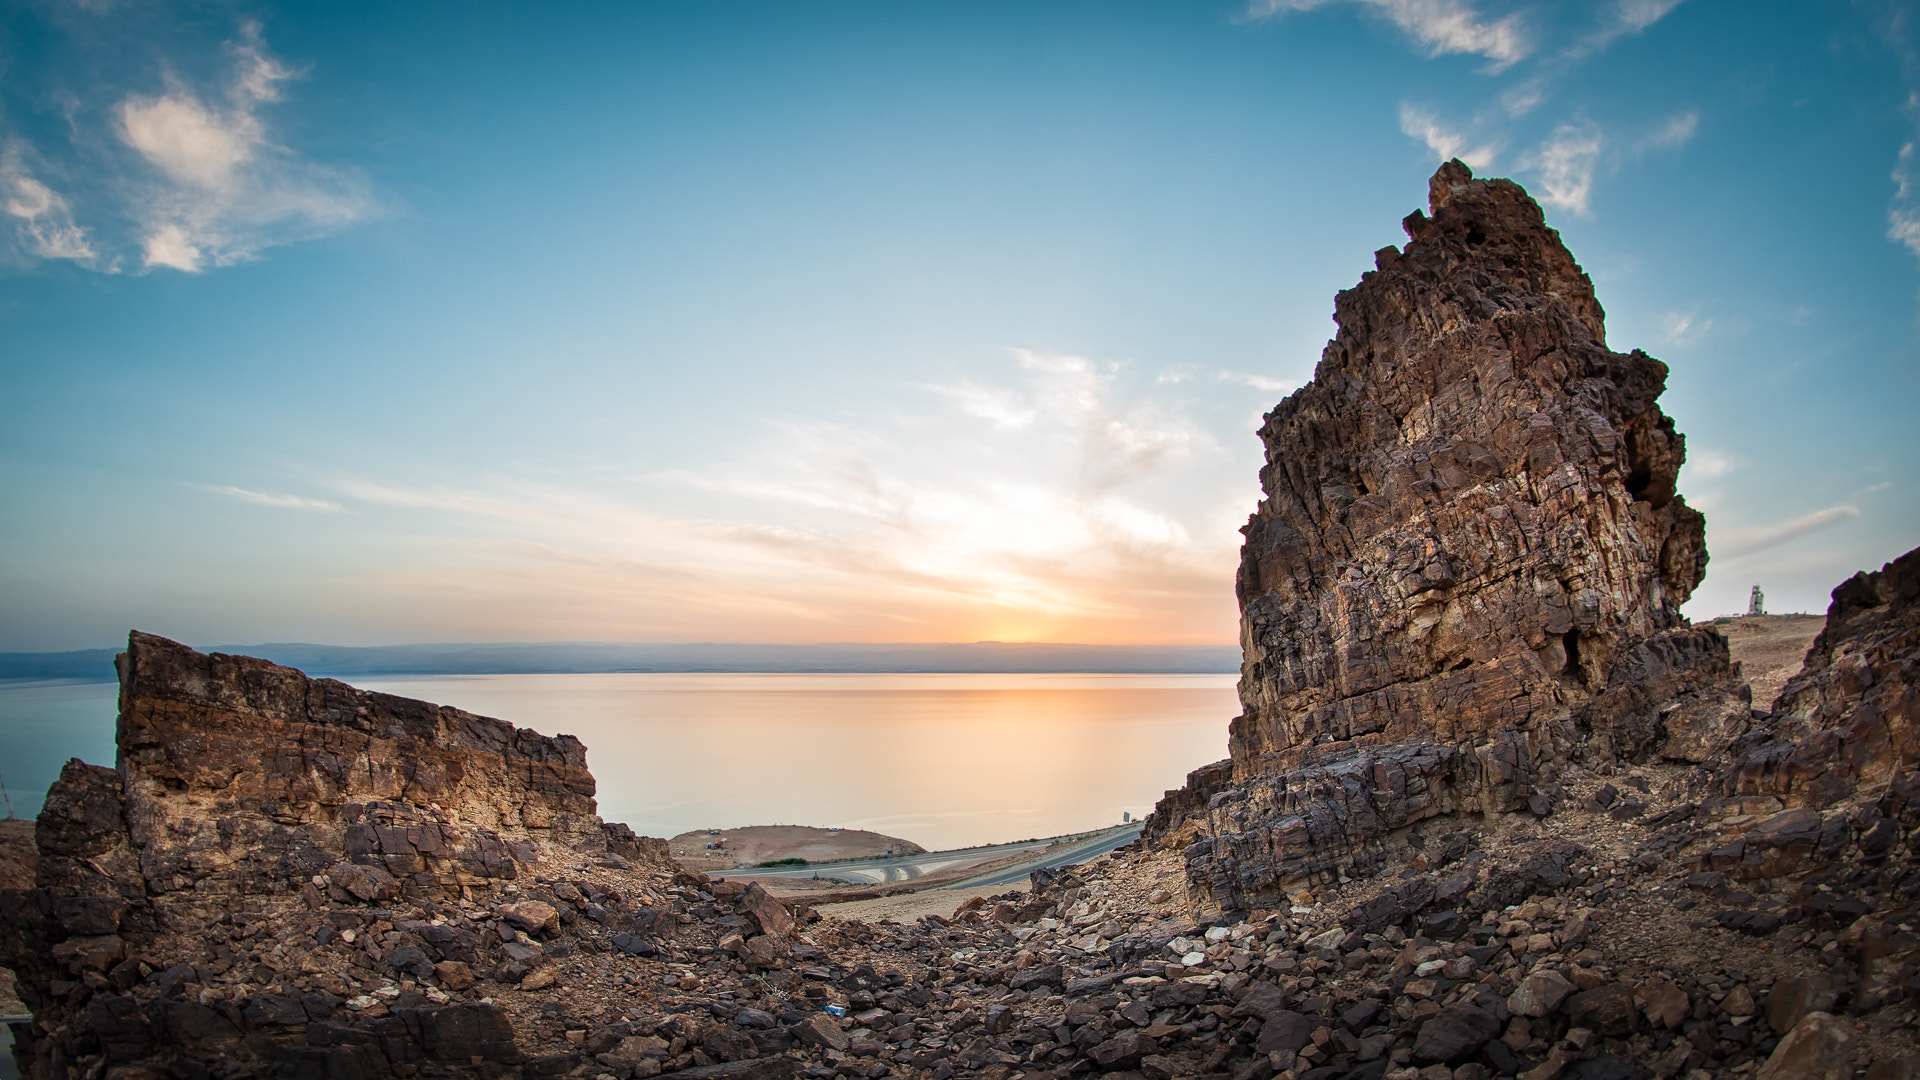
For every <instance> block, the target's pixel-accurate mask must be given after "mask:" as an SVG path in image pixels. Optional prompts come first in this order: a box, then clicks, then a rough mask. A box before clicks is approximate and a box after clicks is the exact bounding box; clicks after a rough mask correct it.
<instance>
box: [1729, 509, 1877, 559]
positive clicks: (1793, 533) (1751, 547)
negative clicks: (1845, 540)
mask: <svg viewBox="0 0 1920 1080" xmlns="http://www.w3.org/2000/svg"><path fill="white" fill-rule="evenodd" d="M1859 516H1860V508H1859V507H1857V506H1854V505H1853V504H1851V503H1841V504H1840V505H1838V506H1829V507H1827V508H1826V509H1825V510H1816V511H1814V512H1813V513H1811V514H1808V515H1806V516H1804V517H1798V518H1794V519H1793V520H1792V521H1787V522H1782V523H1781V524H1778V525H1771V526H1766V527H1763V528H1758V529H1746V530H1740V531H1735V532H1732V533H1729V534H1728V535H1727V536H1726V537H1725V538H1724V539H1720V540H1717V541H1715V542H1713V544H1712V550H1713V552H1714V554H1716V555H1724V556H1727V557H1729V558H1731V557H1734V556H1739V555H1752V554H1754V553H1755V552H1759V551H1765V550H1767V549H1768V548H1775V547H1779V546H1780V545H1781V544H1784V543H1787V542H1788V541H1790V540H1798V539H1799V538H1801V537H1803V536H1806V535H1808V534H1810V533H1816V532H1820V531H1821V530H1823V529H1829V528H1832V527H1833V526H1835V525H1838V524H1840V523H1841V522H1843V521H1851V520H1853V519H1854V518H1857V517H1859Z"/></svg>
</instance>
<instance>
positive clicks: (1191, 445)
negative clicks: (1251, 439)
mask: <svg viewBox="0 0 1920 1080" xmlns="http://www.w3.org/2000/svg"><path fill="white" fill-rule="evenodd" d="M1011 358H1012V364H1011V365H1009V367H1010V375H1009V377H1007V378H1002V379H990V378H987V379H980V378H977V379H975V380H973V381H970V382H967V383H965V384H960V385H955V386H925V387H920V388H918V389H919V390H920V391H921V392H922V393H923V394H924V395H925V398H924V402H925V404H926V405H927V408H925V409H924V410H920V411H916V412H911V413H901V414H897V415H893V416H886V415H875V416H863V417H855V418H849V419H848V420H846V421H843V422H823V421H818V420H789V421H785V422H781V423H777V424H773V425H770V426H769V429H768V437H767V438H766V439H764V440H763V441H761V442H760V443H759V444H757V445H753V446H750V447H748V448H747V449H745V450H743V452H742V454H741V456H740V457H739V458H738V459H737V460H735V461H733V462H732V463H730V464H724V465H717V466H710V467H706V468H703V469H701V470H698V471H680V472H675V473H670V474H664V475H653V476H649V477H646V478H644V479H643V480H641V481H639V483H642V484H644V485H647V486H649V487H650V488H652V490H650V491H649V492H647V493H644V494H641V493H636V494H635V495H634V496H632V497H631V498H628V497H612V496H609V495H605V494H596V493H591V492H587V491H582V490H576V489H573V488H570V487H567V486H564V485H560V484H553V483H545V482H527V481H517V480H495V481H491V482H489V481H486V480H477V481H476V480H473V479H468V480H466V481H465V482H464V485H463V486H458V487H436V486H430V485H418V484H407V483H399V482H392V481H385V480H378V479H368V478H348V479H342V480H339V481H336V482H334V483H332V484H330V485H329V487H330V488H331V490H332V491H334V492H337V493H338V495H339V497H340V498H342V499H343V501H346V502H347V503H348V504H349V505H353V506H354V507H355V509H356V510H358V509H360V506H359V505H358V504H364V505H365V507H366V508H367V512H369V513H371V514H374V515H375V516H376V519H377V518H378V517H380V516H382V515H394V514H405V515H407V517H406V518H405V519H404V520H405V521H406V525H405V528H406V529H408V530H415V529H420V528H426V529H436V528H437V529H443V530H444V531H447V532H449V533H451V534H457V535H461V536H463V537H466V538H468V548H467V555H466V556H465V558H464V559H456V560H444V561H443V562H442V563H441V564H439V565H436V566H434V567H431V568H428V567H422V568H419V570H417V571H415V572H409V573H405V574H400V575H396V576H395V579H394V587H395V588H400V589H404V590H408V591H414V592H431V593H432V594H433V595H434V596H436V597H440V596H443V595H448V594H454V593H458V594H461V595H468V594H472V595H484V596H488V597H492V598H493V599H492V600H491V601H489V602H490V603H492V604H495V605H497V606H499V608H500V609H501V610H512V611H513V612H515V614H513V616H512V620H513V622H514V624H515V625H539V624H540V623H541V619H542V617H541V616H538V615H536V614H535V613H534V611H535V610H536V609H537V610H545V609H546V608H547V607H548V606H550V605H553V604H558V603H561V602H562V598H569V599H565V600H564V602H565V603H566V604H567V605H569V606H570V610H576V609H575V608H573V607H572V606H573V605H576V604H577V612H584V611H587V610H589V608H590V607H592V606H593V605H590V604H589V603H588V598H589V597H592V596H596V593H597V598H596V599H595V600H594V605H597V606H598V608H599V609H602V610H620V611H625V610H636V609H638V608H647V609H649V610H652V611H656V612H671V613H673V614H671V615H670V616H667V615H661V616H656V617H659V618H668V617H670V618H672V619H677V620H681V621H680V622H679V623H677V624H675V625H673V626H662V625H659V624H657V623H654V624H635V625H630V626H622V627H618V628H615V629H617V630H618V632H620V633H627V634H641V633H651V634H656V635H658V634H665V635H667V636H675V635H679V636H685V635H687V634H695V635H698V634H702V633H707V634H710V633H714V632H717V631H715V630H714V629H712V628H711V627H709V626H708V624H709V623H712V624H714V625H727V624H731V625H735V626H739V625H748V626H753V627H756V629H755V630H754V631H753V632H754V633H756V634H761V635H766V634H772V635H774V636H776V637H779V636H784V637H787V638H799V639H814V640H818V639H822V638H821V637H819V635H828V636H832V635H836V634H837V635H840V638H839V639H855V638H867V639H881V640H887V639H900V640H929V639H940V640H949V639H950V640H975V639H978V638H996V639H1006V640H1015V639H1048V640H1089V641H1095V640H1106V641H1117V640H1186V641H1224V640H1230V639H1231V637H1232V634H1233V608H1232V600H1231V596H1230V595H1229V594H1227V593H1224V592H1222V591H1221V590H1220V589H1219V585H1218V583H1219V582H1220V581H1222V580H1225V579H1226V578H1227V577H1228V576H1230V575H1231V573H1232V566H1233V561H1234V555H1235V549H1236V547H1237V540H1238V537H1237V536H1236V535H1235V533H1234V531H1233V528H1234V526H1235V525H1237V524H1239V521H1240V520H1242V519H1243V518H1244V515H1245V514H1246V512H1247V510H1248V509H1250V507H1251V505H1252V502H1253V498H1252V491H1251V489H1248V490H1242V487H1241V485H1238V484H1233V483H1230V482H1223V481H1222V480H1220V479H1219V478H1220V477H1223V476H1250V475H1251V473H1252V468H1253V465H1254V462H1253V461H1252V460H1247V461H1243V462H1231V463H1230V462H1226V461H1223V460H1222V458H1223V457H1225V456H1227V455H1226V451H1225V448H1224V447H1222V446H1221V445H1220V444H1219V443H1218V442H1217V441H1216V440H1215V439H1213V438H1212V437H1211V435H1209V434H1208V433H1207V432H1206V431H1205V430H1204V429H1203V428H1202V427H1201V426H1200V425H1199V424H1198V423H1197V422H1196V421H1194V420H1193V419H1192V418H1191V417H1189V416H1188V415H1187V413H1186V411H1185V406H1184V405H1183V404H1182V403H1181V399H1179V398H1178V397H1177V395H1170V394H1169V393H1168V392H1167V391H1166V390H1165V389H1164V387H1165V385H1166V384H1164V383H1159V384H1153V383H1152V381H1151V379H1150V378H1149V377H1144V376H1143V377H1142V378H1140V379H1139V380H1138V381H1140V382H1144V383H1149V384H1151V386H1152V387H1157V388H1143V389H1135V388H1133V383H1132V382H1130V381H1129V379H1128V376H1129V375H1130V372H1129V371H1127V370H1126V369H1124V368H1123V366H1122V365H1116V364H1110V363H1105V362H1099V361H1094V360H1090V359H1087V358H1084V357H1075V356H1066V355H1059V354H1053V353H1046V352H1041V351H1038V350H1023V349H1016V350H1012V356H1011ZM1210 374H1211V373H1210ZM1218 374H1219V375H1220V376H1221V378H1220V379H1210V380H1209V381H1213V382H1216V383H1218V382H1224V381H1227V379H1226V377H1227V376H1230V375H1232V376H1234V377H1235V378H1238V376H1237V374H1236V373H1228V372H1221V373H1218ZM1247 378H1249V379H1251V378H1255V377H1253V376H1248V377H1247ZM1268 381H1274V382H1277V381H1276V380H1268ZM1246 456H1247V457H1248V458H1249V459H1251V458H1252V456H1253V448H1251V447H1249V448H1247V451H1246ZM676 489H677V490H676ZM1196 492H1201V493H1203V494H1198V495H1197V494H1196ZM663 506H675V507H677V509H676V510H675V511H673V512H656V511H653V510H646V509H641V507H663ZM695 506H700V507H701V509H703V510H704V511H706V512H705V513H696V512H692V511H693V508H694V507H695ZM436 517H441V518H452V519H457V520H451V521H448V522H447V524H445V525H443V526H436V525H434V524H432V522H433V519H434V518H436ZM476 537H477V538H479V539H474V538H476ZM595 581H598V582H599V585H598V586H595V585H594V582H595ZM435 602H436V604H439V603H440V601H438V600H436V601H435ZM491 617H494V618H498V617H500V616H499V613H498V611H496V613H495V614H494V615H493V616H491ZM830 627H840V628H842V629H838V630H833V629H828V628H830ZM573 632H574V633H578V632H579V631H577V630H576V631H573Z"/></svg>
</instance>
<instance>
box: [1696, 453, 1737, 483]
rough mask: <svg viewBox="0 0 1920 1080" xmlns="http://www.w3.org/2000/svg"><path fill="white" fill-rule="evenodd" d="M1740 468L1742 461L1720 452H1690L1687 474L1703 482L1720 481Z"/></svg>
mask: <svg viewBox="0 0 1920 1080" xmlns="http://www.w3.org/2000/svg"><path fill="white" fill-rule="evenodd" d="M1739 467H1740V459H1739V458H1738V457H1735V456H1734V455H1732V454H1728V453H1724V452H1722V451H1719V450H1700V449H1694V450H1689V451H1688V453H1687V465H1686V469H1687V474H1688V475H1689V476H1690V477H1698V478H1700V479H1702V480H1718V479H1719V478H1720V477H1722V476H1725V475H1727V474H1728V473H1730V472H1732V471H1734V470H1735V469H1737V468H1739Z"/></svg>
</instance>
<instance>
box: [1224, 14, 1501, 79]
mask: <svg viewBox="0 0 1920 1080" xmlns="http://www.w3.org/2000/svg"><path fill="white" fill-rule="evenodd" d="M1332 3H1352V4H1357V5H1360V6H1362V7H1365V8H1368V9H1370V10H1372V11H1375V12H1377V13H1379V14H1381V15H1384V16H1385V17H1387V18H1388V19H1390V20H1392V22H1393V24H1394V25H1395V26H1397V27H1399V28H1400V29H1401V30H1403V31H1405V32H1406V33H1408V34H1409V35H1411V36H1412V37H1413V39H1414V40H1415V41H1417V42H1419V43H1420V45H1421V46H1422V47H1423V48H1424V49H1425V50H1426V52H1427V55H1429V56H1442V55H1446V54H1449V53H1458V54H1465V55H1470V56H1483V57H1485V58H1486V59H1488V60H1490V61H1492V64H1491V70H1494V71H1501V70H1504V69H1505V68H1507V67H1508V66H1510V65H1512V64H1514V63H1515V62H1517V61H1519V60H1521V59H1523V58H1524V57H1525V56H1526V55H1527V54H1528V52H1529V51H1531V44H1530V43H1529V41H1528V39H1527V34H1526V31H1525V27H1524V25H1523V24H1522V22H1521V20H1520V17H1519V16H1518V15H1505V16H1502V17H1500V18H1490V17H1488V16H1485V15H1482V14H1480V13H1479V12H1477V11H1475V10H1474V9H1473V8H1472V7H1470V6H1468V5H1467V4H1464V3H1461V2H1459V0H1253V2H1252V3H1251V4H1250V5H1249V6H1248V8H1247V15H1248V17H1250V18H1254V19H1272V18H1278V17H1279V16H1282V15H1286V14H1288V13H1290V12H1296V11H1311V10H1313V9H1314V8H1319V7H1325V6H1327V5H1328V4H1332Z"/></svg>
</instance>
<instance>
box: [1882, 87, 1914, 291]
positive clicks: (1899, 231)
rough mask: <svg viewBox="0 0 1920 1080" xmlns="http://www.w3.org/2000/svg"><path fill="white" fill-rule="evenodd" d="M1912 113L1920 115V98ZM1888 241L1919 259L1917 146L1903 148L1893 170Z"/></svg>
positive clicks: (1911, 106) (1911, 101) (1911, 102)
mask: <svg viewBox="0 0 1920 1080" xmlns="http://www.w3.org/2000/svg"><path fill="white" fill-rule="evenodd" d="M1907 109H1908V111H1909V112H1915V111H1920V96H1916V97H1914V98H1910V99H1909V100H1908V102H1907ZM1887 239H1889V240H1892V241H1893V242H1894V243H1897V244H1903V245H1905V246H1906V248H1907V250H1908V251H1911V252H1913V253H1914V254H1915V255H1920V177H1917V176H1916V174H1915V162H1914V144H1913V143H1911V142H1909V143H1907V144H1906V145H1904V146H1902V147H1901V148H1900V153H1899V154H1898V155H1897V156H1896V157H1895V158H1894V166H1893V205H1892V206H1891V207H1890V208H1889V209H1888V210H1887Z"/></svg>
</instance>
